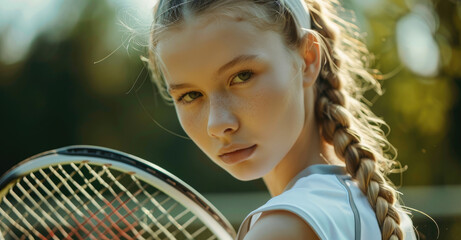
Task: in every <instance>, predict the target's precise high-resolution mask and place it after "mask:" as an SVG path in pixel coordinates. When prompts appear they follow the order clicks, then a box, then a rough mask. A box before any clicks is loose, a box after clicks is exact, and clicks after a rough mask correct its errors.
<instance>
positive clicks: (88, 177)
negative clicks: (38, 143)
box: [0, 162, 216, 240]
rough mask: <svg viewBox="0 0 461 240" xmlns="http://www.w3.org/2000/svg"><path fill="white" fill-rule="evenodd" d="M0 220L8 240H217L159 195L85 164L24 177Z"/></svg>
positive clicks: (4, 203) (1, 208)
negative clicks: (9, 239) (10, 239)
mask: <svg viewBox="0 0 461 240" xmlns="http://www.w3.org/2000/svg"><path fill="white" fill-rule="evenodd" d="M0 214H1V215H2V216H0V231H2V232H5V233H6V234H8V236H9V237H10V238H12V239H35V238H38V239H155V240H158V239H160V240H163V239H209V240H213V239H216V236H214V234H213V233H212V232H211V231H210V230H209V229H208V227H207V226H206V225H204V224H203V222H201V220H200V219H198V218H197V216H196V215H195V214H193V213H192V212H190V210H189V209H187V208H186V207H184V206H183V205H182V204H179V203H178V202H177V201H176V200H174V199H172V198H171V197H169V196H168V195H166V194H164V193H163V192H162V191H161V190H159V189H156V188H155V187H153V186H151V185H149V184H147V183H145V182H143V181H141V180H139V179H138V178H137V177H136V176H135V175H134V174H131V173H127V174H125V173H121V172H119V171H117V170H114V169H111V168H110V166H109V165H103V166H99V165H98V166H97V165H91V164H88V163H87V162H81V163H77V164H75V163H70V164H69V165H57V166H53V167H48V168H45V169H39V170H38V171H36V172H32V173H30V174H29V175H27V176H24V177H22V179H20V180H19V181H18V182H17V184H16V186H15V187H13V188H11V189H10V190H9V192H8V194H7V195H6V196H3V198H2V199H1V202H0ZM5 230H10V231H5ZM0 239H1V238H0Z"/></svg>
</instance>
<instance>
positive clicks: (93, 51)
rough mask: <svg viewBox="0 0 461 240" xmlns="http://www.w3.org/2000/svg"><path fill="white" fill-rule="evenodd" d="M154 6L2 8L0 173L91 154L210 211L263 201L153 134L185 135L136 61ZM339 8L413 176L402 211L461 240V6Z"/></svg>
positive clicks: (49, 3) (28, 0)
mask: <svg viewBox="0 0 461 240" xmlns="http://www.w3.org/2000/svg"><path fill="white" fill-rule="evenodd" d="M153 3H154V2H153V1H149V0H98V1H91V0H78V1H73V0H42V1H39V0H21V1H15V0H0V110H1V115H0V134H1V138H0V141H1V142H0V146H1V147H0V149H1V152H2V157H1V159H2V166H1V167H0V173H3V172H5V171H6V170H7V169H9V168H10V167H12V166H13V165H14V164H16V163H18V162H19V161H21V160H23V159H25V158H27V157H29V156H31V155H34V154H37V153H40V152H43V151H46V150H50V149H54V148H58V147H63V146H67V145H74V144H89V145H99V146H104V147H109V148H114V149H117V150H120V151H124V152H128V153H131V154H133V155H136V156H139V157H141V158H144V159H147V160H149V161H152V162H154V163H156V164H158V165H160V166H161V167H163V168H165V169H167V170H168V171H170V172H172V173H173V174H175V175H177V176H178V177H180V178H181V179H183V180H184V181H186V182H187V183H189V184H190V185H191V186H193V187H194V188H196V189H197V190H198V191H199V192H202V193H206V194H210V195H209V196H211V198H212V199H219V196H221V198H222V196H234V197H235V198H236V199H238V196H245V194H249V193H254V192H256V193H262V195H261V196H263V198H264V197H266V198H267V196H266V195H264V193H263V192H264V191H265V187H264V184H263V183H262V181H259V180H258V181H251V182H239V181H237V180H235V179H233V178H232V177H231V176H230V175H229V174H227V173H226V172H225V171H223V170H221V169H220V168H218V167H217V166H215V165H214V164H213V163H211V161H209V160H208V159H207V158H206V156H205V154H203V153H202V152H201V151H200V150H199V149H198V148H197V147H196V146H195V145H194V144H193V142H192V141H191V140H186V139H183V138H180V137H177V136H175V135H173V134H171V133H168V132H167V131H165V130H163V129H162V128H161V127H159V126H158V125H157V124H156V123H155V122H154V120H155V121H158V122H159V123H160V124H161V125H162V126H164V127H165V128H167V129H169V130H171V131H173V132H175V133H178V134H180V135H185V133H184V132H183V131H182V129H181V127H180V125H179V122H178V121H177V119H176V115H175V111H174V108H173V107H170V106H167V105H166V104H165V103H164V101H163V100H162V99H161V98H160V96H159V95H158V94H157V93H156V92H155V89H154V87H153V85H152V84H151V82H150V81H149V76H148V71H147V69H146V67H145V65H144V64H143V63H142V62H141V60H140V56H141V55H146V49H145V45H146V42H147V39H148V31H149V23H150V18H151V8H152V6H153ZM345 6H347V7H348V8H350V9H354V10H355V11H356V17H357V24H358V25H359V26H360V27H361V28H362V30H363V32H364V33H365V34H366V35H365V37H366V39H367V41H368V42H367V44H368V46H369V48H370V49H371V51H372V52H373V53H374V55H375V57H376V60H375V64H374V67H376V68H378V69H379V70H380V71H381V72H382V73H384V74H385V76H386V77H387V79H386V80H384V81H383V82H382V84H383V87H384V90H385V94H384V95H383V96H381V97H378V96H377V95H376V94H373V93H370V94H369V95H368V96H367V97H368V99H369V100H370V101H371V102H372V103H373V107H372V108H373V110H374V112H375V113H376V114H377V115H378V116H381V117H383V118H384V120H386V121H387V123H388V124H389V125H390V127H391V131H390V133H389V136H388V137H389V140H390V141H391V143H392V144H394V146H395V147H396V148H397V149H398V150H399V152H398V160H399V161H400V162H401V163H402V164H403V165H408V167H409V168H408V170H407V171H406V172H405V173H404V174H403V176H402V177H401V176H400V175H398V174H395V175H396V176H391V178H392V179H393V181H394V182H395V183H396V185H403V186H404V188H402V192H404V194H405V193H406V192H408V200H409V201H405V203H406V204H407V205H408V206H410V207H415V208H417V209H418V210H421V211H423V212H426V213H428V214H429V215H430V216H431V217H433V218H434V219H435V221H436V222H437V223H438V227H439V228H440V236H439V239H460V237H459V236H461V208H460V207H458V206H457V205H461V204H457V203H461V187H460V186H461V177H460V175H461V144H460V142H461V141H460V139H459V138H460V136H461V100H460V90H461V2H460V1H458V0H439V1H429V0H427V1H425V0H368V1H361V0H349V1H345ZM122 23H123V24H122ZM213 196H214V197H213ZM224 199H229V198H226V197H224ZM404 200H406V197H405V196H404ZM224 201H225V200H224ZM228 201H231V200H228ZM259 201H261V198H259ZM212 202H213V201H212ZM258 204H259V203H258ZM412 204H414V205H412ZM221 205H222V203H220V204H217V206H218V208H219V206H221ZM256 206H257V205H256ZM456 207H457V208H456ZM414 215H415V217H414V218H413V221H414V222H415V225H416V227H417V228H418V230H420V231H421V233H422V234H423V235H424V236H425V239H436V238H437V234H438V233H437V227H436V225H435V224H434V223H433V222H432V221H431V220H430V219H429V218H427V217H425V216H424V215H423V214H420V213H415V214H414ZM234 224H235V226H238V224H239V223H238V221H237V222H234ZM422 239H424V238H422Z"/></svg>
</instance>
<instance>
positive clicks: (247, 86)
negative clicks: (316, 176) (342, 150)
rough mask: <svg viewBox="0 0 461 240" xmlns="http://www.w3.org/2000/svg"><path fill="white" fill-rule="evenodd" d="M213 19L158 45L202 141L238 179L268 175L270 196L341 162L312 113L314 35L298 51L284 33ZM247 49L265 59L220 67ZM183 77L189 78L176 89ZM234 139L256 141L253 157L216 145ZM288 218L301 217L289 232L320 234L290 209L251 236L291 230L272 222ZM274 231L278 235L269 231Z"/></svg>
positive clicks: (185, 116)
mask: <svg viewBox="0 0 461 240" xmlns="http://www.w3.org/2000/svg"><path fill="white" fill-rule="evenodd" d="M210 19H211V18H206V17H201V18H196V19H194V20H195V21H188V22H187V24H182V25H181V26H180V27H179V28H175V29H171V30H169V32H167V33H166V34H165V35H164V36H163V37H162V39H161V40H160V41H159V43H158V45H157V51H158V54H159V56H160V59H161V60H162V61H163V66H162V71H163V73H164V75H165V79H166V82H167V85H168V86H170V87H169V91H170V94H171V96H172V97H173V98H174V99H175V103H174V105H175V109H176V113H177V116H178V118H179V121H180V123H181V126H182V127H183V129H184V130H185V132H186V133H187V135H188V136H189V137H190V138H191V139H192V140H193V141H194V142H195V143H196V144H197V146H198V147H199V148H200V149H201V150H202V151H203V152H204V153H205V154H206V155H207V156H208V157H209V158H210V159H211V160H212V161H213V162H215V163H216V164H217V165H219V166H220V167H221V168H223V169H225V170H226V171H227V172H229V173H230V174H231V175H233V176H234V177H235V178H237V179H240V180H253V179H258V178H263V180H264V182H265V184H266V186H267V188H268V190H269V192H270V193H271V195H272V196H277V195H279V194H280V193H282V192H283V190H284V188H285V187H286V185H287V184H288V182H289V181H290V180H291V179H292V178H293V177H294V176H295V175H296V174H297V173H299V172H300V171H301V170H303V169H305V168H306V167H308V166H310V165H312V164H337V165H344V163H343V162H341V161H340V160H339V159H337V158H336V157H335V155H334V152H333V151H332V150H333V149H332V147H331V146H330V145H327V144H326V143H325V142H323V141H322V140H321V138H320V135H319V129H318V127H317V124H316V122H315V118H314V101H315V99H314V97H315V96H314V89H313V86H314V83H315V81H316V79H317V77H318V75H319V71H320V50H319V47H318V45H317V44H313V42H314V41H315V37H314V36H313V35H312V34H309V33H307V34H306V35H305V36H304V38H303V42H302V43H303V44H302V46H301V47H300V48H299V49H296V50H295V51H293V52H292V53H294V56H296V57H293V55H292V54H290V52H289V50H288V49H287V48H286V47H285V45H284V43H283V40H282V37H281V36H280V34H279V33H276V32H273V31H261V30H259V29H257V28H256V27H254V26H253V25H252V24H251V23H249V22H246V21H245V20H237V19H236V18H230V17H221V18H219V20H217V19H216V18H213V21H210ZM243 54H252V55H258V56H259V59H260V60H258V61H256V60H252V61H249V62H245V63H240V64H237V65H235V66H233V67H231V68H229V69H226V70H225V71H223V72H220V73H219V74H218V73H217V72H218V69H220V67H221V66H223V65H224V64H226V63H228V62H229V61H230V60H232V59H234V58H235V57H237V56H239V55H243ZM248 70H251V71H252V73H253V74H251V73H249V72H248ZM245 71H246V72H245ZM239 73H240V74H239ZM180 84H185V85H184V86H183V88H180V89H178V88H174V89H173V88H172V86H174V85H180ZM184 95H185V97H184V98H182V100H181V101H177V99H178V98H180V97H182V96H184ZM186 102H188V103H186ZM229 144H244V145H247V146H251V145H253V144H257V147H256V149H255V152H254V153H253V154H252V156H251V157H250V158H249V159H247V160H245V161H243V162H239V163H236V164H226V163H224V162H223V161H222V160H221V159H220V157H219V156H218V155H219V154H218V152H219V150H220V149H221V148H222V147H224V146H226V145H229ZM320 153H322V154H323V155H324V156H325V157H326V159H329V160H328V162H326V161H325V160H324V159H323V158H322V157H320ZM286 218H289V219H291V221H293V223H297V224H294V225H293V224H291V225H292V226H294V227H293V228H292V229H289V230H290V232H294V233H296V234H295V236H298V237H301V238H289V239H316V237H317V236H316V235H315V233H314V232H313V231H312V229H311V228H310V227H309V226H308V225H307V224H306V223H305V222H304V221H303V220H301V219H300V218H299V217H297V216H296V215H294V214H292V213H289V212H285V211H275V212H269V213H265V214H264V215H263V216H262V217H261V218H260V219H259V220H258V221H257V222H256V224H255V226H254V228H252V230H251V231H250V233H249V234H248V235H247V237H246V239H263V238H264V239H278V237H277V236H281V235H277V234H275V233H276V232H279V233H286V232H283V231H281V230H280V229H278V228H267V226H271V225H274V226H275V225H276V224H274V223H277V222H278V223H280V221H283V222H285V220H286ZM283 226H285V224H284V225H283ZM296 226H302V227H300V228H299V229H298V228H297V227H296ZM306 226H307V227H306ZM285 227H286V226H285ZM258 229H259V230H258ZM264 229H265V230H264ZM268 229H272V230H271V231H269V232H268ZM285 229H287V228H285ZM271 232H273V234H272V236H273V238H267V236H269V235H271V234H269V235H268V234H267V233H271ZM263 234H265V235H263ZM263 236H265V237H263ZM283 236H287V235H286V234H285V235H283ZM280 239H282V238H280ZM283 239H287V238H283Z"/></svg>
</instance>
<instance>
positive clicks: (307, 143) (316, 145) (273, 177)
mask: <svg viewBox="0 0 461 240" xmlns="http://www.w3.org/2000/svg"><path fill="white" fill-rule="evenodd" d="M305 119H306V121H305V122H304V127H303V130H302V132H301V134H300V136H299V137H298V139H297V141H296V142H295V144H294V145H293V147H292V148H291V149H290V151H289V152H288V153H287V155H285V157H284V158H283V159H282V160H281V161H280V162H279V163H278V164H277V165H276V166H275V167H274V168H273V169H272V170H271V171H270V172H269V173H268V174H266V175H265V176H264V177H263V180H264V183H265V185H266V187H267V189H268V190H269V193H270V194H271V196H272V197H274V196H277V195H279V194H281V193H282V192H283V190H284V189H285V187H286V186H287V185H288V183H289V182H290V180H291V179H293V177H295V176H296V175H297V174H298V173H299V172H301V171H302V170H304V169H305V168H307V167H309V166H310V165H313V164H334V165H344V162H342V161H341V160H339V159H338V158H337V157H336V155H335V152H334V148H333V146H332V145H330V144H327V143H325V142H324V141H323V140H322V139H321V137H320V133H319V128H318V127H317V124H316V121H315V118H314V113H313V111H309V112H308V113H307V114H306V118H305ZM321 154H322V155H323V156H321Z"/></svg>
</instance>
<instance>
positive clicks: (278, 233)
mask: <svg viewBox="0 0 461 240" xmlns="http://www.w3.org/2000/svg"><path fill="white" fill-rule="evenodd" d="M259 239H265V240H279V239H285V240H298V239H312V240H317V239H319V237H318V236H317V234H316V233H315V232H314V230H313V229H312V227H311V226H310V225H309V224H307V223H306V222H305V221H304V220H303V219H301V218H300V217H299V216H298V215H296V214H293V213H291V212H288V211H283V210H274V211H268V212H264V213H263V214H261V217H260V218H259V219H258V221H256V223H255V224H254V225H253V227H252V229H251V230H250V231H249V232H248V234H247V235H246V236H245V238H244V240H259Z"/></svg>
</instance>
